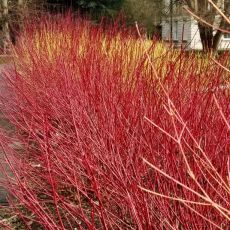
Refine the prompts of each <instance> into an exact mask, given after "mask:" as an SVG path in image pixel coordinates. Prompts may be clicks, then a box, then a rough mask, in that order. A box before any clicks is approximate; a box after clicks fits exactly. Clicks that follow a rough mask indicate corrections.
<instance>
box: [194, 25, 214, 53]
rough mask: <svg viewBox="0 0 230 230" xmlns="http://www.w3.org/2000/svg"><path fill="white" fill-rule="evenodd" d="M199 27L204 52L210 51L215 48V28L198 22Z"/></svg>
mask: <svg viewBox="0 0 230 230" xmlns="http://www.w3.org/2000/svg"><path fill="white" fill-rule="evenodd" d="M198 28H199V32H200V39H201V43H202V46H203V50H204V52H210V51H212V50H213V38H214V37H213V28H212V27H209V26H206V25H204V24H202V23H200V22H198Z"/></svg>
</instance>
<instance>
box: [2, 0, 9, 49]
mask: <svg viewBox="0 0 230 230" xmlns="http://www.w3.org/2000/svg"><path fill="white" fill-rule="evenodd" d="M2 9H3V12H2V18H3V25H2V32H3V38H2V39H3V47H2V48H3V52H4V53H7V52H8V51H9V45H10V30H9V15H8V14H9V8H8V0H2Z"/></svg>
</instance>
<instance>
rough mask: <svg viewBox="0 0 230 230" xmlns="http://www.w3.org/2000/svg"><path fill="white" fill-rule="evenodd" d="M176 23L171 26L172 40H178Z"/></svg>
mask: <svg viewBox="0 0 230 230" xmlns="http://www.w3.org/2000/svg"><path fill="white" fill-rule="evenodd" d="M178 37H179V35H178V21H175V22H174V24H173V39H174V40H178Z"/></svg>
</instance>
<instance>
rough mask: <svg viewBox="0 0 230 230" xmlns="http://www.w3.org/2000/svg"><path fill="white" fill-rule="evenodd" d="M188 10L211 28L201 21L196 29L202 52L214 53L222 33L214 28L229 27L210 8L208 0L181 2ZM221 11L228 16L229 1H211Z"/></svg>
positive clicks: (185, 0)
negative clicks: (198, 33) (197, 29)
mask: <svg viewBox="0 0 230 230" xmlns="http://www.w3.org/2000/svg"><path fill="white" fill-rule="evenodd" d="M183 2H184V3H185V4H186V6H187V7H188V9H189V10H191V11H192V12H193V13H194V14H195V15H197V16H198V17H199V18H201V19H203V20H205V21H206V22H208V23H209V24H210V25H212V26H208V25H207V24H205V23H204V22H202V20H198V28H199V32H200V38H201V42H202V45H203V50H204V51H211V50H213V51H216V50H217V49H218V46H219V43H220V40H221V37H222V35H223V32H222V31H221V30H218V29H216V28H218V27H219V28H222V29H228V27H229V25H228V23H227V22H226V20H225V19H224V18H223V17H222V15H220V14H219V12H218V11H216V9H215V8H214V7H213V6H212V4H211V3H210V1H209V0H183ZM213 3H214V4H215V5H216V6H218V7H219V8H220V9H221V11H222V12H223V13H224V14H225V15H226V16H227V17H229V16H230V1H229V0H213Z"/></svg>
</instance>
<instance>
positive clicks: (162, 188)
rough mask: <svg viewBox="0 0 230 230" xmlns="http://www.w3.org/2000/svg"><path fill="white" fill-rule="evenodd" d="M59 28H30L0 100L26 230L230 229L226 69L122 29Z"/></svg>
mask: <svg viewBox="0 0 230 230" xmlns="http://www.w3.org/2000/svg"><path fill="white" fill-rule="evenodd" d="M56 20H57V21H56ZM56 20H55V19H52V20H51V21H49V20H48V21H42V22H41V24H40V25H37V24H36V25H33V24H32V25H28V26H27V28H26V30H25V34H24V35H22V37H21V41H19V44H18V46H17V47H16V48H15V59H14V63H15V69H14V70H10V71H9V72H8V74H7V78H6V79H7V81H6V83H7V89H8V94H7V95H5V96H4V95H2V105H3V106H2V110H3V112H4V115H5V116H6V117H7V118H8V119H9V121H10V123H11V124H12V125H14V127H15V131H14V135H13V137H12V136H8V135H7V134H6V133H4V132H3V131H2V132H1V136H0V143H1V146H2V149H3V150H4V152H5V153H6V159H5V160H6V161H7V162H8V165H9V166H10V168H11V171H12V172H13V173H14V177H13V178H12V177H11V178H8V179H9V180H5V181H2V182H1V183H2V184H3V185H4V186H5V187H6V188H7V189H8V190H9V191H10V194H11V199H9V201H10V204H11V207H12V210H14V213H15V215H17V216H18V218H19V219H20V220H21V221H23V223H24V224H25V226H26V227H27V228H30V227H31V223H33V222H36V223H38V224H39V225H41V226H42V227H43V228H44V229H74V228H79V229H99V228H104V229H225V228H227V226H228V221H229V183H228V177H229V169H228V163H227V162H228V159H229V152H230V151H229V127H228V120H229V117H228V114H229V91H228V89H224V90H223V89H221V88H220V87H219V86H220V84H225V83H226V81H228V79H229V75H228V72H226V71H224V70H223V69H222V68H221V67H219V66H217V65H215V64H213V62H212V61H211V59H210V57H206V58H205V59H202V58H200V57H198V56H197V55H196V54H190V55H188V54H186V53H184V52H183V51H175V50H172V49H170V48H169V47H167V46H164V44H163V43H159V42H158V41H152V42H150V41H148V42H146V41H145V40H143V39H142V38H141V37H139V36H137V35H136V31H132V30H129V29H127V28H125V27H124V28H121V29H120V26H118V24H116V23H115V24H114V25H110V26H109V27H106V29H105V27H104V25H103V24H101V25H99V26H95V25H91V24H90V23H89V22H87V21H84V20H82V19H80V18H79V19H78V20H77V21H73V19H72V18H71V17H66V18H64V19H60V18H59V19H56ZM227 60H228V56H227V55H225V56H224V55H223V56H221V57H220V58H219V59H218V61H219V62H220V63H221V64H222V65H225V64H226V63H227ZM12 138H13V139H14V140H15V139H16V140H17V141H20V143H21V144H22V145H23V151H21V152H18V151H17V150H15V149H13V148H11V147H9V143H10V142H11V141H12ZM19 204H20V205H19ZM159 207H161V208H159Z"/></svg>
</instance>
